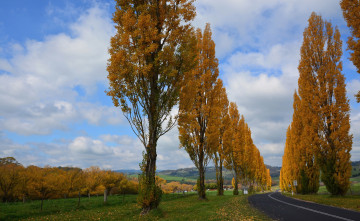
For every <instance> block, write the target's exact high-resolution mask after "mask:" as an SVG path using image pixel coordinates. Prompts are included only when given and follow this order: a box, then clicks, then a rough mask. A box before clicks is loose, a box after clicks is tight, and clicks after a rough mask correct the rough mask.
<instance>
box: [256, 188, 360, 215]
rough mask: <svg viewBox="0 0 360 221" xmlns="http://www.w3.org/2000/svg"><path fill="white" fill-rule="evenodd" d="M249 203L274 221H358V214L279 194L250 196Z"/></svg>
mask: <svg viewBox="0 0 360 221" xmlns="http://www.w3.org/2000/svg"><path fill="white" fill-rule="evenodd" d="M249 202H250V204H251V205H252V206H254V207H255V208H257V209H259V210H261V211H263V212H264V213H265V214H267V215H268V216H269V217H271V218H272V219H275V220H291V221H297V220H306V221H312V220H316V221H322V220H324V221H332V220H347V221H350V220H356V221H358V220H359V221H360V213H359V212H354V211H350V210H346V209H341V208H337V207H332V206H325V205H320V204H316V203H309V202H305V201H301V200H296V199H293V198H289V197H286V196H283V195H282V194H281V193H279V192H276V193H266V194H257V195H252V196H250V197H249Z"/></svg>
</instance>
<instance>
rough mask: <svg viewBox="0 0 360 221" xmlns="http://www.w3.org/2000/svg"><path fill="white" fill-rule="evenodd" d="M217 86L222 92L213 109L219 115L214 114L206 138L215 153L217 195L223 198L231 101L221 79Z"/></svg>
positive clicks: (216, 96)
mask: <svg viewBox="0 0 360 221" xmlns="http://www.w3.org/2000/svg"><path fill="white" fill-rule="evenodd" d="M217 84H218V85H219V87H220V91H219V93H218V94H216V95H215V105H214V107H213V110H214V111H215V113H217V114H214V115H213V119H212V120H211V121H210V122H209V129H208V131H207V132H208V133H207V135H206V137H207V142H208V144H209V146H210V147H211V148H212V152H213V160H214V164H215V169H216V181H217V194H218V195H220V196H221V195H224V177H223V175H222V172H223V164H224V158H225V154H226V146H225V145H224V133H225V131H226V130H227V129H228V127H229V123H230V119H229V114H228V107H229V101H228V98H227V94H226V89H225V87H223V84H222V81H221V80H220V79H218V83H217Z"/></svg>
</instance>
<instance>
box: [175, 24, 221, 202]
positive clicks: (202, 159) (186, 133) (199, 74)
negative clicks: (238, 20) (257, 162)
mask: <svg viewBox="0 0 360 221" xmlns="http://www.w3.org/2000/svg"><path fill="white" fill-rule="evenodd" d="M211 35H212V33H211V29H210V24H206V27H205V30H204V33H201V30H200V29H198V30H197V32H196V39H197V46H196V50H195V51H196V53H197V57H196V61H197V66H196V67H195V68H194V69H193V70H192V71H190V72H188V73H187V75H186V80H187V83H186V84H185V85H184V86H183V88H182V89H181V93H180V106H179V120H178V125H179V127H178V128H179V139H180V146H181V147H183V148H184V149H185V150H186V152H187V153H188V154H189V156H190V158H191V160H192V161H193V162H194V164H195V166H196V168H197V169H198V170H199V182H198V194H199V198H200V199H205V198H206V194H205V169H206V166H207V164H208V162H209V160H210V158H211V157H212V148H211V147H210V145H209V144H208V142H207V139H208V138H207V137H206V135H207V132H208V129H209V124H210V121H211V120H212V118H213V117H212V116H213V115H216V114H217V111H216V108H213V107H214V106H215V105H216V101H215V100H216V99H215V98H216V96H217V95H218V94H219V93H220V89H221V87H220V85H219V84H218V83H217V78H218V75H219V70H218V60H217V58H216V57H215V43H214V41H213V40H212V39H211Z"/></svg>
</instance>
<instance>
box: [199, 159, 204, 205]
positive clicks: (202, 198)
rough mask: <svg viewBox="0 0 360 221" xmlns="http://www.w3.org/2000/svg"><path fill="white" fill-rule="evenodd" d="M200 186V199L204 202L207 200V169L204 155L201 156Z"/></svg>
mask: <svg viewBox="0 0 360 221" xmlns="http://www.w3.org/2000/svg"><path fill="white" fill-rule="evenodd" d="M199 177H200V180H199V186H198V195H199V199H201V200H204V199H206V192H205V168H204V154H203V153H200V156H199Z"/></svg>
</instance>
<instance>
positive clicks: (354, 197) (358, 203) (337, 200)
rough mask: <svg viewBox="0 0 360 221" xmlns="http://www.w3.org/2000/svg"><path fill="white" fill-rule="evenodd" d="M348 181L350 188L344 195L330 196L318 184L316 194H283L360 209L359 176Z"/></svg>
mask: <svg viewBox="0 0 360 221" xmlns="http://www.w3.org/2000/svg"><path fill="white" fill-rule="evenodd" d="M350 181H351V185H350V189H349V191H348V192H347V194H346V195H345V196H331V195H330V193H329V192H328V191H327V190H326V187H325V186H320V188H319V191H318V193H317V194H309V195H301V194H296V195H294V196H292V195H291V194H290V193H285V195H286V196H290V197H294V198H297V199H301V200H305V201H311V202H315V203H320V204H325V205H330V206H336V207H341V208H346V209H351V210H356V211H360V176H357V177H352V178H350Z"/></svg>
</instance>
